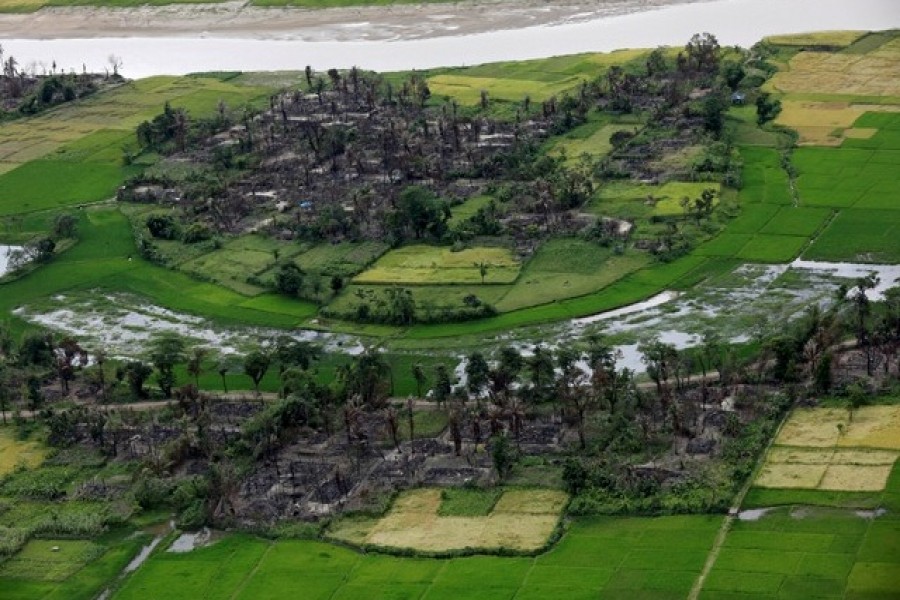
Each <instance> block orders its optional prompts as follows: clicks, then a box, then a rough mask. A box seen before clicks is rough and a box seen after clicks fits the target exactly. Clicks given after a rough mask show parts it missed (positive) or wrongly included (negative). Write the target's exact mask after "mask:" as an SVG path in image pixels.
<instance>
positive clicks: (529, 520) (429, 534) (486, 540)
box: [336, 489, 567, 552]
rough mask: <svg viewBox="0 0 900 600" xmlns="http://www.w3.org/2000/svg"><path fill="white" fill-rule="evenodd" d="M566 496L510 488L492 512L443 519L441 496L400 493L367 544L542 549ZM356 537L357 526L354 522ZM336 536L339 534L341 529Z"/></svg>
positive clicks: (437, 493)
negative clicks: (440, 510)
mask: <svg viewBox="0 0 900 600" xmlns="http://www.w3.org/2000/svg"><path fill="white" fill-rule="evenodd" d="M566 500H567V497H566V495H565V494H564V493H562V492H559V491H556V490H543V491H542V490H510V491H507V492H505V493H504V494H503V495H502V496H501V497H500V499H499V500H498V501H497V503H496V505H494V506H493V510H491V511H490V512H489V513H488V514H486V515H482V516H441V515H440V514H439V509H440V507H441V492H440V490H437V489H421V490H415V491H410V492H406V493H404V494H401V495H400V496H399V497H398V498H397V500H396V501H395V502H394V506H393V507H392V508H391V510H390V512H388V514H387V515H385V516H384V517H383V518H381V519H379V520H377V521H375V522H373V523H372V528H371V531H370V532H369V533H368V534H367V535H366V536H365V538H364V539H365V542H366V543H369V544H375V545H378V546H387V547H391V548H414V549H417V550H424V551H430V552H443V551H448V550H454V549H460V548H466V547H472V548H514V549H520V550H529V549H536V548H540V547H541V546H542V545H543V544H544V543H545V542H546V540H547V538H548V537H549V536H550V534H551V533H552V531H553V528H554V527H555V526H556V523H557V521H558V520H559V515H560V513H561V511H562V508H563V506H564V505H565V503H566ZM353 525H354V531H353V533H354V535H358V532H357V531H355V529H356V525H357V523H354V524H353ZM336 535H338V536H340V530H339V529H338V531H337V533H336Z"/></svg>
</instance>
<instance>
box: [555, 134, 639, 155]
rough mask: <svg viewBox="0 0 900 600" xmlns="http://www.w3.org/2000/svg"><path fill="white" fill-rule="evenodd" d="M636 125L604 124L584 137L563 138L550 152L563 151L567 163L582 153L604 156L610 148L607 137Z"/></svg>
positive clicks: (557, 152) (558, 152)
mask: <svg viewBox="0 0 900 600" xmlns="http://www.w3.org/2000/svg"><path fill="white" fill-rule="evenodd" d="M637 129H638V125H604V126H602V127H600V128H599V129H598V130H597V131H595V132H594V133H593V134H591V135H590V136H588V137H586V138H564V139H562V140H560V141H559V142H558V143H556V144H555V145H554V146H553V149H552V150H551V153H553V154H560V153H562V152H565V155H566V159H567V161H568V162H569V163H574V162H577V161H578V159H579V158H581V156H582V155H583V154H588V155H589V156H591V158H594V159H596V158H599V157H601V156H605V155H606V154H608V153H609V151H610V150H612V144H611V143H610V141H609V139H610V137H612V135H613V134H614V133H617V132H619V131H630V132H634V131H637Z"/></svg>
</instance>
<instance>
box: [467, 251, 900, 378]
mask: <svg viewBox="0 0 900 600" xmlns="http://www.w3.org/2000/svg"><path fill="white" fill-rule="evenodd" d="M868 274H875V275H876V276H877V277H878V279H879V284H878V286H877V287H876V288H875V289H873V290H871V291H870V292H869V295H870V297H872V298H874V299H877V298H880V297H881V294H882V293H883V292H884V290H885V289H887V288H889V287H892V286H894V285H898V284H900V265H862V264H848V263H820V262H812V261H801V260H797V261H794V262H792V263H790V264H789V265H754V264H747V265H743V266H740V267H738V268H737V269H735V270H734V271H732V272H730V273H727V274H725V275H721V276H718V277H715V278H713V279H711V280H709V281H707V282H704V283H701V284H700V285H698V286H696V287H695V288H694V289H692V290H691V291H690V292H686V293H684V294H680V295H679V294H676V293H674V292H663V293H661V294H658V295H656V296H654V297H653V298H650V299H648V300H646V301H644V302H641V303H638V304H635V305H631V306H628V307H624V308H620V309H617V310H613V311H609V312H606V313H601V314H598V315H594V316H591V317H585V318H581V319H573V320H571V321H568V322H566V323H560V324H555V325H549V326H542V327H530V328H523V329H521V330H518V331H516V332H511V333H508V334H505V335H504V336H502V342H504V343H512V344H514V345H516V346H518V347H520V348H521V349H522V351H523V352H524V353H528V352H529V350H530V347H532V346H533V344H534V343H536V342H541V343H544V344H546V345H547V346H549V347H551V348H553V347H556V346H558V345H559V344H560V343H562V342H564V341H568V340H572V339H577V338H580V337H585V336H588V335H592V334H602V335H603V336H604V337H605V338H606V339H607V340H608V341H609V342H611V343H612V344H614V345H615V346H616V349H617V350H618V351H619V353H620V356H619V360H618V364H619V367H620V368H622V367H627V368H629V369H633V370H635V371H637V372H642V371H643V370H644V365H643V363H642V362H641V354H640V352H639V351H638V346H639V345H640V343H641V342H643V341H647V340H650V339H654V338H658V339H660V340H661V341H663V342H665V343H668V344H673V345H674V346H676V347H677V348H679V349H683V348H688V347H692V346H696V345H699V344H700V343H701V341H702V339H703V336H704V334H706V333H711V334H714V335H716V336H717V337H718V338H719V339H721V340H724V341H730V342H732V343H743V342H748V341H751V340H753V339H754V338H762V337H765V336H767V335H769V334H772V333H774V329H773V328H774V327H781V324H783V323H785V322H789V321H791V320H794V319H796V318H798V317H799V316H801V315H802V314H803V313H804V311H806V310H807V309H808V308H809V307H811V306H813V305H818V306H820V307H822V308H824V307H826V306H830V305H832V304H833V303H834V302H836V300H837V293H838V290H839V289H840V286H841V285H847V286H852V285H853V284H854V282H855V280H856V279H857V278H858V277H863V276H866V275H868ZM463 369H464V367H460V368H459V369H458V371H459V372H462V371H463Z"/></svg>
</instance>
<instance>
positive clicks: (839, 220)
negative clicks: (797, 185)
mask: <svg viewBox="0 0 900 600" xmlns="http://www.w3.org/2000/svg"><path fill="white" fill-rule="evenodd" d="M897 240H900V210H869V209H856V208H849V209H846V210H842V211H841V212H840V213H839V214H838V215H837V216H836V217H835V218H834V220H833V221H832V222H831V223H830V224H829V225H828V227H826V228H825V230H824V231H823V232H822V234H821V235H820V236H819V237H818V238H817V239H816V240H815V241H814V242H813V243H812V245H811V246H810V247H809V249H807V250H806V252H805V253H804V258H808V259H813V260H831V261H856V262H888V263H894V262H898V261H900V243H898V242H897Z"/></svg>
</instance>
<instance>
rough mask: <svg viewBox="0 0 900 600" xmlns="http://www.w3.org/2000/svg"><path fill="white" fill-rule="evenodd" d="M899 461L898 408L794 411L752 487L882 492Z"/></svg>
mask: <svg viewBox="0 0 900 600" xmlns="http://www.w3.org/2000/svg"><path fill="white" fill-rule="evenodd" d="M898 456H900V406H866V407H862V408H860V409H857V410H855V411H853V413H852V416H851V413H850V411H849V410H847V409H844V408H814V409H797V410H795V411H794V412H793V413H792V414H791V416H790V418H789V419H788V420H787V422H786V423H785V424H784V426H783V427H782V429H781V432H780V433H779V434H778V437H777V438H776V439H775V445H774V446H773V447H772V448H771V449H770V450H769V452H768V453H767V454H766V460H765V463H764V464H763V467H762V469H761V470H760V472H759V475H758V476H757V478H756V481H755V485H756V486H758V487H763V488H797V489H811V490H812V489H816V490H827V491H840V492H875V491H880V490H883V489H884V487H885V484H886V483H887V480H888V476H889V475H890V473H891V469H892V468H893V465H894V463H895V461H896V460H897V458H898Z"/></svg>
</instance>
